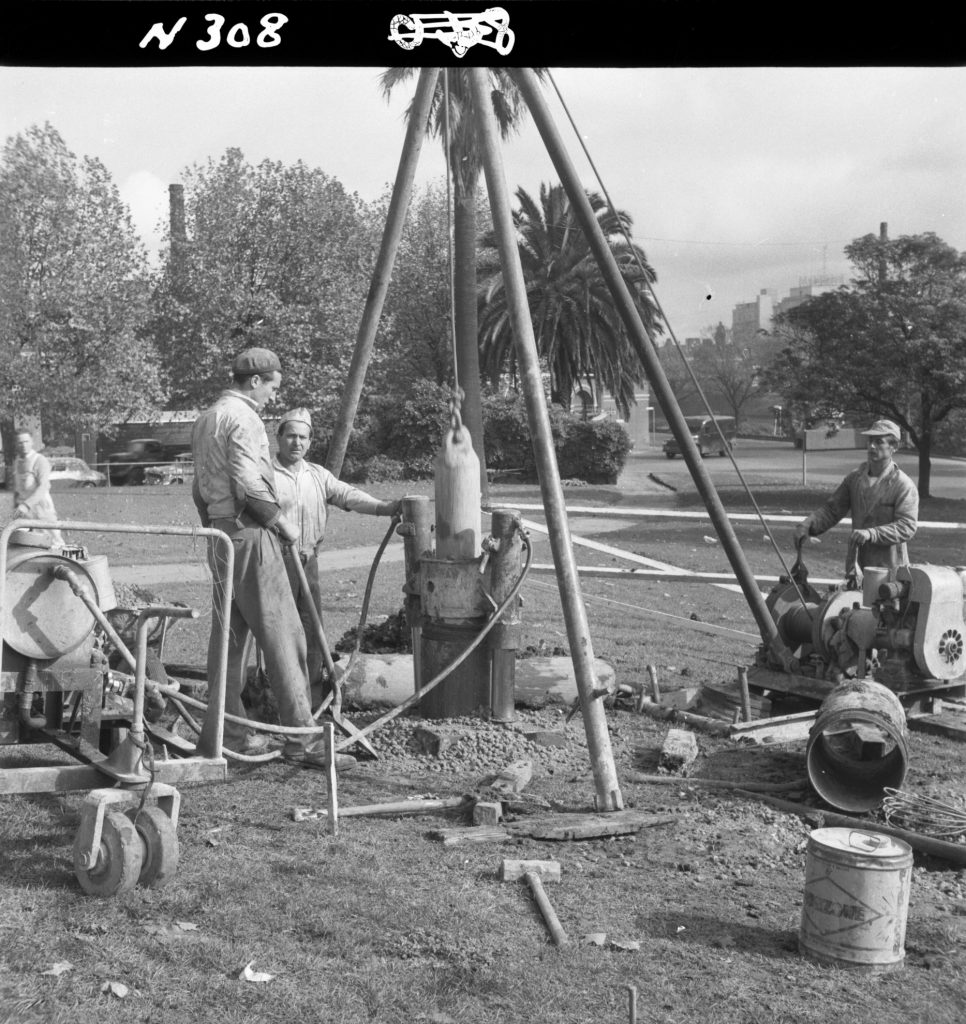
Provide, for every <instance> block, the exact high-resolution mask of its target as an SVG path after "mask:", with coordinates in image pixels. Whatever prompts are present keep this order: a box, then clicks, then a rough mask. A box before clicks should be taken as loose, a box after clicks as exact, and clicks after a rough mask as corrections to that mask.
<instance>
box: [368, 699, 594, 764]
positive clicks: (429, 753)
mask: <svg viewBox="0 0 966 1024" xmlns="http://www.w3.org/2000/svg"><path fill="white" fill-rule="evenodd" d="M564 720H565V712H564V711H563V710H562V709H553V710H541V711H524V710H518V711H517V719H516V721H514V722H512V723H509V724H506V725H504V724H499V723H495V722H490V721H487V720H486V719H483V718H477V717H466V718H447V719H441V720H436V719H433V720H428V719H421V718H409V717H400V718H396V719H394V720H393V721H392V722H389V723H388V724H386V725H384V726H382V727H381V728H380V729H378V730H376V732H375V733H372V734H371V735H370V736H369V740H370V742H371V743H372V745H373V747H375V749H376V751H377V752H378V754H379V758H380V764H381V765H382V766H383V767H385V768H389V769H392V770H394V771H400V772H406V771H434V772H446V773H454V774H455V773H459V772H473V773H479V774H481V775H485V774H487V773H493V772H497V771H499V770H500V769H501V768H505V767H506V766H507V765H508V764H510V763H512V762H513V761H530V762H531V763H532V765H533V774H534V777H535V778H538V777H540V776H545V775H555V774H562V773H573V772H586V771H587V769H588V757H587V740H586V737H585V735H584V729H583V722H582V720H581V719H580V717H579V716H578V717H576V718H574V719H573V721H571V722H570V723H569V724H568V725H566V726H565V725H564ZM353 721H354V722H355V723H356V724H357V725H359V726H362V725H363V724H364V720H363V719H362V718H361V717H359V718H356V717H355V716H353Z"/></svg>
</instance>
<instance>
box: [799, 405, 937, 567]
mask: <svg viewBox="0 0 966 1024" xmlns="http://www.w3.org/2000/svg"><path fill="white" fill-rule="evenodd" d="M862 434H863V436H864V437H867V438H868V448H867V450H866V462H865V465H863V466H859V467H858V468H857V469H854V470H852V472H851V473H849V474H848V476H846V478H845V479H844V480H843V481H842V482H841V483H840V484H839V485H838V487H837V488H836V489H835V491H834V492H833V493H832V496H831V497H830V498H829V500H828V501H826V502H825V504H824V505H822V506H821V508H818V509H816V510H815V511H814V512H812V513H811V514H810V515H808V516H806V517H805V519H803V520H802V521H801V522H800V523H799V524H798V525H797V526H796V527H795V540H796V542H798V543H799V544H801V543H802V542H803V541H804V540H805V538H806V537H809V536H813V537H814V536H817V535H818V534H821V533H825V531H826V530H829V529H831V528H832V527H833V526H834V525H835V524H836V523H837V522H839V521H840V520H841V519H843V518H844V517H845V516H846V515H851V517H852V535H851V537H850V538H849V547H848V554H847V555H846V565H845V575H846V578H847V579H848V580H849V582H850V586H853V587H855V586H859V585H861V582H862V570H863V569H866V568H868V567H869V566H883V567H886V568H890V569H894V568H896V566H899V565H908V564H909V552H908V550H907V548H906V542H907V541H910V540H912V538H913V537H914V536H915V534H916V529H917V527H918V525H919V491H918V490H916V485H915V484H914V483H913V482H912V480H911V479H910V478H909V477H908V476H907V475H906V474H905V473H903V471H902V470H901V469H900V468H899V467H898V466H897V465H896V464H895V462H894V461H893V457H894V456H895V453H896V451H897V450H898V448H899V439H900V433H899V428H898V426H896V424H895V423H893V422H892V420H876V421H875V422H874V423H873V424H872V426H871V427H869V429H868V430H863V431H862Z"/></svg>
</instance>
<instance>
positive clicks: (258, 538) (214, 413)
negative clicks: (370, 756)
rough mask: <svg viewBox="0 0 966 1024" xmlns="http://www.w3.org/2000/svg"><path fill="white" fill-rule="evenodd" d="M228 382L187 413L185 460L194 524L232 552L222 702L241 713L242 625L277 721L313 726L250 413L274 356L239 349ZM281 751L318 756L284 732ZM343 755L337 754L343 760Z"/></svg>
mask: <svg viewBox="0 0 966 1024" xmlns="http://www.w3.org/2000/svg"><path fill="white" fill-rule="evenodd" d="M231 369H232V385H233V386H232V387H231V388H229V389H226V390H225V391H223V392H222V393H221V395H220V396H219V397H218V400H217V401H216V402H215V403H214V405H212V406H211V407H210V408H208V409H206V410H205V411H204V412H203V413H202V414H201V415H200V416H199V417H198V419H197V420H196V421H195V424H194V427H193V429H192V434H191V449H192V453H193V455H194V462H195V479H194V485H193V488H192V494H193V497H194V500H195V506H196V507H197V509H198V514H199V516H200V517H201V522H202V525H203V526H211V527H214V528H215V529H218V530H222V531H223V532H225V533H226V534H228V536H229V537H231V542H232V546H233V547H234V551H235V561H234V573H233V585H234V586H233V596H232V604H231V622H230V634H229V650H228V678H227V686H226V695H225V711H226V712H227V713H228V714H231V715H235V716H237V717H239V718H246V717H247V715H246V713H245V707H244V705H243V704H242V699H241V693H242V689H243V688H244V685H245V671H246V666H245V663H244V662H245V647H246V641H247V639H248V636H249V633H251V634H252V635H253V636H254V638H255V640H256V642H257V643H258V645H259V647H260V648H261V651H262V656H263V657H264V659H265V667H266V671H267V675H268V678H269V681H270V683H271V686H272V691H273V693H274V695H275V699H276V701H277V703H278V713H279V718H280V720H281V723H282V725H286V726H296V727H311V726H314V725H315V722H314V721H313V718H312V709H311V705H310V702H309V701H310V697H309V683H308V665H307V662H306V643H305V633H304V631H303V629H302V625H301V622H300V621H299V614H298V609H297V608H296V605H295V598H294V597H293V595H292V589H291V586H290V585H289V582H288V573H287V570H286V567H285V561H284V559H283V557H282V546H281V545H282V543H283V542H284V543H287V544H291V543H294V542H296V541H297V540H298V537H299V534H298V530H297V529H296V527H295V526H294V525H293V524H292V523H291V522H290V521H289V520H288V519H287V518H286V517H285V516H284V515H283V513H282V508H281V506H280V504H279V501H278V495H277V492H276V490H275V474H274V472H273V470H272V461H271V457H270V454H269V445H268V436H267V434H266V433H265V425H264V423H263V422H262V420H261V417H260V416H259V415H258V414H259V412H260V411H261V410H262V409H263V408H264V407H265V406H266V405H267V404H268V403H269V402H270V401H271V400H272V399H273V398H274V397H275V395H276V394H277V393H278V389H279V386H280V384H281V380H282V374H281V364H280V363H279V360H278V357H277V356H276V355H275V353H274V352H272V351H270V350H269V349H264V348H249V349H245V350H244V351H243V352H240V353H239V354H238V355H237V356H236V357H235V359H234V361H233V362H232V367H231ZM209 561H210V565H211V569H212V574H213V576H214V580H215V584H214V590H215V593H214V603H213V609H214V611H215V614H217V611H218V609H219V608H220V607H221V604H220V595H221V592H222V591H221V585H222V584H221V579H222V577H223V571H224V559H223V557H222V556H221V554H220V549H219V548H218V547H217V546H215V545H211V555H210V560H209ZM219 633H220V631H219V630H218V629H217V624H216V623H214V622H213V623H212V630H211V636H210V638H209V642H208V678H209V679H213V678H214V677H215V674H216V673H217V666H218V655H219V646H220V645H219ZM225 745H226V746H227V747H228V748H229V749H230V750H236V751H239V752H240V753H247V754H251V753H259V752H261V751H262V750H264V749H265V748H266V747H267V740H266V739H265V737H264V734H255V735H252V733H251V732H250V731H249V730H246V729H245V728H244V727H243V726H240V725H238V724H236V723H233V722H228V721H226V723H225ZM283 754H284V756H285V757H287V758H289V759H290V760H294V761H300V762H303V763H308V764H320V765H321V764H324V763H325V752H324V743H322V742H321V741H317V742H316V743H315V744H312V743H310V742H309V739H308V738H307V737H293V738H291V739H290V740H289V741H288V742H287V743H286V744H285V747H284V750H283ZM352 761H353V759H352V758H349V757H347V756H346V755H339V756H338V757H337V764H338V765H339V766H340V767H346V766H347V764H348V763H349V762H352Z"/></svg>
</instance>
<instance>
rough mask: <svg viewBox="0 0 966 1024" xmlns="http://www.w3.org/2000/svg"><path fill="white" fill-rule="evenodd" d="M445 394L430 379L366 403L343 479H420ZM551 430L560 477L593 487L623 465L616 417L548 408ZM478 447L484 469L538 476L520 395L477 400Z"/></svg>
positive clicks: (427, 467) (445, 414)
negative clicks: (402, 395) (400, 396)
mask: <svg viewBox="0 0 966 1024" xmlns="http://www.w3.org/2000/svg"><path fill="white" fill-rule="evenodd" d="M448 400H449V392H448V390H447V389H446V388H443V387H439V386H437V385H435V384H432V383H429V382H422V383H420V384H419V385H417V386H416V387H415V388H414V389H413V391H412V393H411V394H410V395H409V397H408V398H407V399H406V400H405V401H403V402H399V401H398V400H396V401H392V402H389V401H380V400H376V401H374V402H372V403H371V404H370V406H369V408H368V409H367V412H366V414H365V415H364V416H361V417H357V420H356V424H355V427H354V430H353V433H352V436H351V437H350V440H349V447H348V451H347V453H346V459H345V462H344V464H343V468H342V478H343V479H345V480H350V481H354V482H357V483H375V482H377V481H395V480H425V479H429V478H431V477H432V475H433V459H434V458H435V456H436V453H437V452H438V451H439V449H440V447H441V446H442V443H443V436H444V433H445V431H446V429H447V427H448V425H449V416H450V414H449V404H448ZM549 415H550V430H551V434H552V436H553V443H554V450H555V452H556V456H557V465H558V468H559V470H560V476H561V477H562V478H563V479H565V480H583V481H586V482H587V483H591V484H613V483H616V482H617V477H618V476H619V475H620V472H621V470H622V469H623V468H624V463H625V462H626V460H627V454H628V452H629V451H630V450H631V441H630V438H629V437H628V436H627V431H626V430H625V429H624V427H623V426H622V425H621V424H620V423H617V422H615V421H614V420H607V419H601V420H582V419H579V418H577V417H575V416H572V415H571V414H570V413H567V412H564V411H563V410H562V409H560V408H558V407H556V406H550V408H549ZM327 443H328V438H327V437H320V438H318V439H317V442H316V444H317V449H319V450H316V451H315V452H313V456H314V457H316V458H319V459H320V460H322V461H324V451H325V447H326V445H327ZM483 443H484V448H485V450H486V464H487V468H488V469H492V470H495V471H497V472H513V473H515V474H517V475H518V476H519V478H520V479H521V480H524V481H528V480H529V481H532V480H536V478H537V469H536V462H535V459H534V454H533V444H532V442H531V438H530V426H529V423H528V421H527V413H526V406H525V404H524V401H523V399H522V397H520V396H519V395H506V396H503V395H488V396H485V397H484V399H483Z"/></svg>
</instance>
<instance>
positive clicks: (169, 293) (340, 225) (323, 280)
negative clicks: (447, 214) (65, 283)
mask: <svg viewBox="0 0 966 1024" xmlns="http://www.w3.org/2000/svg"><path fill="white" fill-rule="evenodd" d="M182 178H183V182H184V199H185V222H186V232H187V242H186V243H185V244H183V245H179V246H177V249H178V252H179V253H180V254H181V260H180V262H177V261H172V262H171V263H169V265H168V267H167V268H166V269H165V272H164V275H163V278H162V281H161V283H160V285H159V288H158V291H157V294H156V303H155V319H154V321H153V330H154V332H155V334H156V336H157V337H158V338H159V340H160V348H161V350H162V351H163V352H164V355H165V362H166V366H167V368H168V372H169V374H170V377H171V381H172V388H173V392H174V399H175V401H177V402H178V403H180V404H187V405H198V404H202V403H204V402H206V401H208V400H209V399H210V398H211V397H212V396H213V395H214V394H215V393H217V391H218V390H219V389H220V388H222V387H224V386H225V384H226V382H227V366H228V364H229V363H230V361H231V356H232V354H233V353H234V352H235V351H237V350H238V349H239V348H242V347H244V346H246V345H252V344H255V345H265V346H267V347H270V348H273V349H275V350H276V351H277V352H278V354H279V357H280V358H281V360H282V365H283V369H284V380H283V384H282V389H283V396H282V402H283V403H285V404H286V405H296V404H300V405H305V406H307V407H308V408H310V409H313V410H324V411H325V413H326V414H329V413H331V414H332V415H334V414H335V410H336V409H337V408H338V394H339V390H340V388H341V384H342V381H343V380H344V378H345V370H346V367H347V365H348V361H349V358H350V356H351V340H350V339H351V338H352V337H353V336H354V334H355V329H356V326H357V324H358V318H359V311H360V310H361V309H362V306H363V304H364V301H365V292H366V287H367V284H368V273H369V270H370V268H371V265H372V258H373V257H372V252H373V249H372V235H371V232H370V231H369V229H368V226H367V222H366V218H365V216H364V209H363V204H362V203H361V201H360V200H359V198H358V197H357V196H355V195H350V194H349V193H347V192H346V190H345V189H344V188H343V186H342V185H341V184H340V183H339V182H338V181H337V180H335V179H334V178H331V177H330V176H329V175H327V174H325V173H324V172H323V171H321V170H319V169H316V168H310V167H308V166H306V165H305V164H303V163H302V162H301V161H299V162H298V163H296V164H294V165H292V166H285V165H283V164H281V163H278V162H274V161H270V160H264V161H262V162H261V163H260V164H258V165H257V166H253V165H251V164H249V163H248V162H247V161H246V160H245V158H244V155H243V154H242V152H241V151H240V150H238V149H229V150H227V151H226V152H225V154H224V155H223V156H222V157H221V158H220V159H219V160H218V161H217V162H216V161H213V160H210V161H209V162H208V163H207V164H206V165H204V166H198V165H195V166H194V167H192V168H189V169H187V170H186V171H185V172H184V173H183V175H182Z"/></svg>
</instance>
